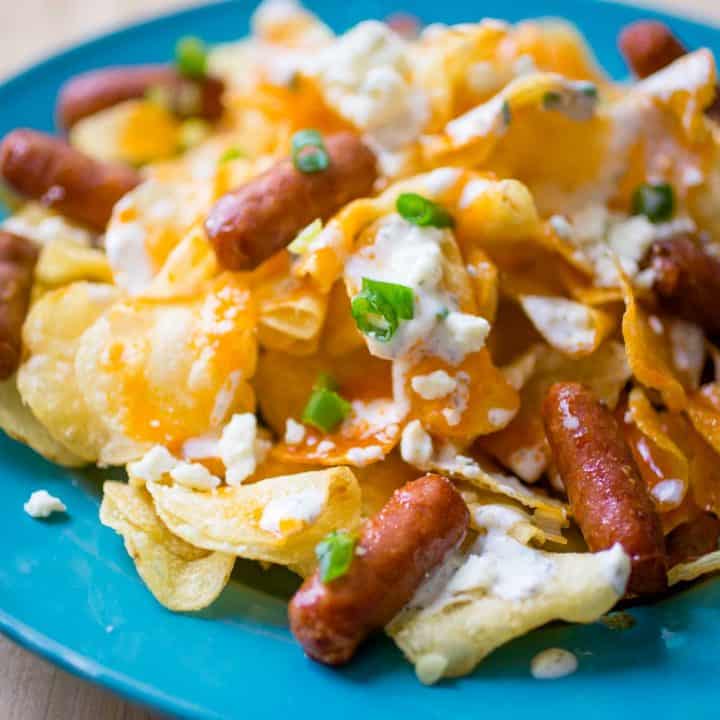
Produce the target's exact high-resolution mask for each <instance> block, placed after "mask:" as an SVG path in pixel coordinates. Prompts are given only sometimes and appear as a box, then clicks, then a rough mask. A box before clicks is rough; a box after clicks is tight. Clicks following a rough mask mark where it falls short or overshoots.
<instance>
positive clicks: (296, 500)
mask: <svg viewBox="0 0 720 720" xmlns="http://www.w3.org/2000/svg"><path fill="white" fill-rule="evenodd" d="M148 490H149V491H150V494H151V495H152V497H153V500H154V502H155V508H156V510H157V513H158V515H159V516H160V518H161V519H162V521H163V522H164V523H165V524H166V525H167V526H168V528H170V530H171V531H172V532H173V533H175V534H176V535H178V536H179V537H181V538H182V539H183V540H186V541H187V542H189V543H191V544H192V545H194V546H196V547H200V548H205V549H206V550H218V551H220V552H224V553H231V554H233V555H237V556H239V557H243V558H246V559H249V560H261V561H265V562H272V563H278V564H280V565H287V566H292V567H293V568H301V569H302V570H303V574H309V572H311V571H312V569H313V568H314V567H315V563H316V559H315V546H316V545H317V543H318V542H320V540H322V538H323V537H325V535H327V534H328V533H329V532H331V531H333V530H339V529H343V530H347V531H348V532H351V533H352V532H355V531H356V530H357V529H358V527H359V524H360V503H361V500H360V487H359V485H358V482H357V480H356V479H355V476H354V475H353V474H352V472H351V471H350V470H348V469H347V468H328V469H327V470H319V471H314V472H306V473H299V474H296V475H286V476H282V477H275V478H270V479H267V480H261V481H260V482H257V483H253V484H252V485H239V486H236V487H222V488H220V489H218V490H216V491H214V492H212V493H203V492H195V491H193V490H188V489H187V488H185V487H182V486H179V485H175V486H168V485H160V484H158V483H149V484H148Z"/></svg>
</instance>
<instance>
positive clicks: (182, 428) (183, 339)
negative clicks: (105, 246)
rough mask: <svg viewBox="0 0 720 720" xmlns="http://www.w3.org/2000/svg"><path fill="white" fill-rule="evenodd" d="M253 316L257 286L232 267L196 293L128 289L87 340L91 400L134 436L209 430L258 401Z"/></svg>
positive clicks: (83, 361)
mask: <svg viewBox="0 0 720 720" xmlns="http://www.w3.org/2000/svg"><path fill="white" fill-rule="evenodd" d="M254 324H255V314H254V308H253V303H252V300H251V297H250V293H249V291H248V289H247V287H246V285H244V283H243V281H242V279H241V278H239V277H234V276H228V275H221V276H219V277H218V278H217V279H215V280H214V281H212V282H211V283H210V284H209V286H208V287H207V288H206V289H205V292H204V293H202V294H200V295H198V296H195V297H192V298H184V299H177V300H171V299H162V300H154V299H150V298H126V299H123V300H121V301H119V302H118V303H116V304H115V305H114V306H113V307H112V308H111V309H110V310H109V312H107V313H106V314H105V315H104V316H103V317H102V318H100V319H99V320H98V321H97V322H96V323H95V324H94V325H93V326H92V327H91V328H90V329H89V330H88V331H87V332H86V333H85V334H84V335H83V337H82V340H81V342H80V346H79V348H78V352H77V359H76V363H75V366H76V373H77V376H78V378H82V379H83V383H82V386H81V390H82V393H83V396H84V399H85V402H86V403H87V405H88V407H90V408H91V409H92V410H93V412H94V413H95V414H96V415H97V416H98V417H101V418H102V419H103V421H104V422H105V424H106V425H107V426H108V427H109V428H111V429H112V431H113V432H114V433H115V434H116V435H118V436H122V437H126V438H129V439H130V440H132V441H133V442H135V443H141V444H144V445H149V446H152V445H156V444H157V445H165V446H168V445H172V444H178V443H182V442H184V441H185V440H187V439H189V438H192V437H199V436H201V435H204V434H206V433H208V432H209V431H211V430H213V429H217V428H219V427H220V426H221V425H222V424H223V422H224V421H225V420H226V419H227V418H228V417H230V416H231V415H232V414H233V413H234V412H240V413H242V412H246V411H247V410H252V409H253V408H254V397H253V394H252V390H251V388H250V386H249V385H248V382H247V381H248V379H249V378H250V377H252V375H253V373H254V371H255V363H256V356H257V347H256V346H257V343H256V339H255V334H254ZM146 449H147V448H146ZM142 454H144V453H141V455H142ZM137 457H138V455H135V456H134V457H129V458H126V457H122V456H121V455H120V454H117V455H109V454H106V455H104V456H103V459H104V460H105V461H106V462H110V463H118V464H120V463H124V462H127V461H128V460H133V459H136V458H137Z"/></svg>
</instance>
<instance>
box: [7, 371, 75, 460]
mask: <svg viewBox="0 0 720 720" xmlns="http://www.w3.org/2000/svg"><path fill="white" fill-rule="evenodd" d="M0 428H2V430H4V431H5V432H6V433H7V434H8V435H9V436H10V437H11V438H14V439H15V440H19V441H20V442H23V443H25V444H26V445H29V446H30V447H31V448H32V449H33V450H35V452H38V453H40V455H42V456H43V457H45V458H47V459H48V460H50V461H51V462H54V463H57V464H58V465H63V466H64V467H80V466H82V465H85V460H83V459H82V458H81V457H78V456H77V455H75V453H73V452H70V450H68V449H67V448H66V447H65V446H64V445H62V444H61V443H59V442H58V441H57V440H56V439H55V438H54V437H53V436H52V435H51V434H50V433H49V432H48V430H47V428H46V427H45V426H44V425H43V424H42V423H41V422H40V421H39V420H38V419H37V418H36V417H35V415H33V412H32V410H31V409H30V408H29V407H28V406H27V405H26V404H25V403H23V401H22V398H21V397H20V393H19V392H18V389H17V377H16V376H13V377H11V378H10V379H9V380H6V381H5V382H3V383H0Z"/></svg>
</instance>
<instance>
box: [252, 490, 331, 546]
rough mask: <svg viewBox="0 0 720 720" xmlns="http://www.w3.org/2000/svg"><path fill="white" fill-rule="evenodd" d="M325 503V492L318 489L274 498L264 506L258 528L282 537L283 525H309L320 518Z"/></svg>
mask: <svg viewBox="0 0 720 720" xmlns="http://www.w3.org/2000/svg"><path fill="white" fill-rule="evenodd" d="M326 502H327V496H326V494H325V492H323V491H322V490H320V489H318V488H308V489H307V490H303V491H302V492H299V493H295V494H294V495H286V496H284V497H279V498H275V499H274V500H271V501H270V502H269V503H268V504H267V505H266V506H265V509H264V510H263V514H262V517H261V518H260V527H261V528H262V529H263V530H265V531H266V532H271V533H274V534H276V535H282V534H283V529H282V527H283V523H287V522H293V521H294V522H301V523H305V524H308V525H310V524H311V523H313V522H315V520H317V518H318V517H320V515H321V513H322V511H323V509H324V507H325V503H326Z"/></svg>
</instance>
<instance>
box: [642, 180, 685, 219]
mask: <svg viewBox="0 0 720 720" xmlns="http://www.w3.org/2000/svg"><path fill="white" fill-rule="evenodd" d="M632 211H633V215H645V217H647V219H648V220H650V222H653V223H661V222H666V221H667V220H670V219H671V218H672V216H673V214H674V213H675V191H674V190H673V187H672V185H670V184H668V183H645V184H643V185H640V186H639V187H638V188H637V189H636V190H635V192H634V193H633V198H632Z"/></svg>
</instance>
